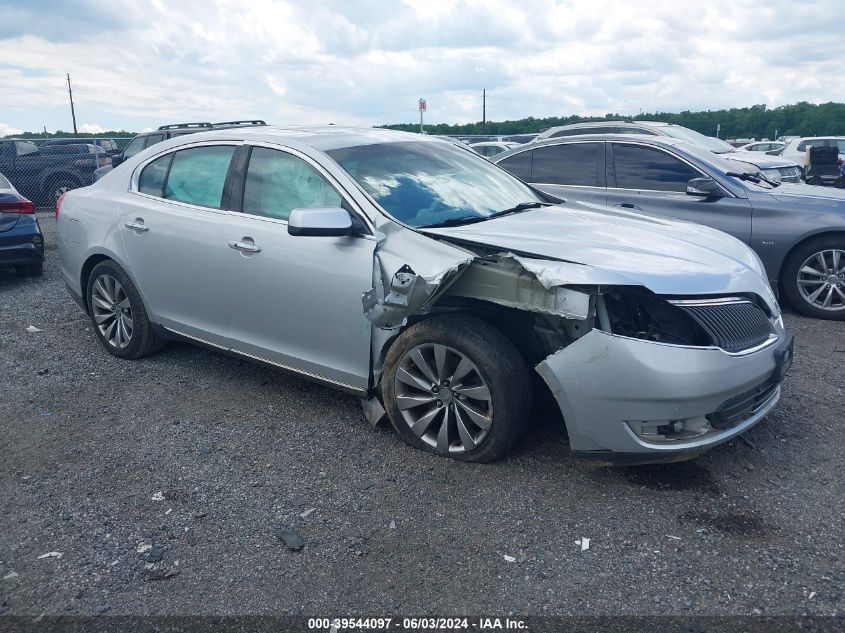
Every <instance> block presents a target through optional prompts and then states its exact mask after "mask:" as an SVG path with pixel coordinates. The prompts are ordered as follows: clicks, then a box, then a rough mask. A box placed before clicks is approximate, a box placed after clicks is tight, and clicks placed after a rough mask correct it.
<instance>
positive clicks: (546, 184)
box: [531, 182, 607, 190]
mask: <svg viewBox="0 0 845 633" xmlns="http://www.w3.org/2000/svg"><path fill="white" fill-rule="evenodd" d="M531 185H533V186H535V187H573V188H576V189H601V190H604V189H607V187H597V186H596V185H560V184H558V183H556V182H532V183H531Z"/></svg>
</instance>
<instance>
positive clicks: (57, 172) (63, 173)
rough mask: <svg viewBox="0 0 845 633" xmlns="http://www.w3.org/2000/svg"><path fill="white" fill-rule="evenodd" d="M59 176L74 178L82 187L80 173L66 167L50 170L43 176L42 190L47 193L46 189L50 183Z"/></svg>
mask: <svg viewBox="0 0 845 633" xmlns="http://www.w3.org/2000/svg"><path fill="white" fill-rule="evenodd" d="M59 178H67V179H69V180H73V181H74V182H76V183H78V184H79V186H80V187H81V186H82V178H80V177H79V175H78V174H74V173H73V172H72V171H68V170H65V169H57V170H55V171H51V172H48V173H46V174H44V175H43V176H42V177H41V191H42V192H43V193H47V191H46V189H47V187H48V186H49V183H51V182H53V181H55V180H57V179H59Z"/></svg>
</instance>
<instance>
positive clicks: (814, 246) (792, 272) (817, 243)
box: [781, 235, 845, 321]
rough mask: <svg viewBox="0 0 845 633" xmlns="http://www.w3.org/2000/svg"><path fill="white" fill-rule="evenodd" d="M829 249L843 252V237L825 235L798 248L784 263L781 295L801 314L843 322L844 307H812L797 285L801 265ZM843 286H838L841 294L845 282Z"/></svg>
mask: <svg viewBox="0 0 845 633" xmlns="http://www.w3.org/2000/svg"><path fill="white" fill-rule="evenodd" d="M830 249H837V250H840V251H845V235H827V236H822V237H817V238H815V239H812V240H810V241H808V242H806V243H804V244H801V245H800V246H798V247H797V248H796V249H795V250H793V251H792V252H791V253H790V254H789V256H787V258H786V260H785V261H784V264H783V275H782V278H781V287H782V288H783V293H784V295H786V298H787V300H788V301H789V303H790V305H792V307H793V308H795V309H796V310H798V312H800V313H801V314H805V315H807V316H810V317H815V318H817V319H828V320H832V321H842V320H845V307H843V308H842V309H836V310H825V309H822V308H821V307H817V306H815V305H812V304H811V303H810V302H809V301H807V299H805V298H804V296H803V295H802V294H801V290H800V289H799V284H798V271H799V269H800V268H801V266H802V264H803V263H804V262H805V261H807V259H808V258H810V257H811V256H812V255H813V254H814V253H819V252H822V251H825V250H830ZM840 265H841V266H843V265H845V260H843V261H842V264H840ZM843 284H844V285H842V286H839V289H840V290H841V291H842V292H845V281H843Z"/></svg>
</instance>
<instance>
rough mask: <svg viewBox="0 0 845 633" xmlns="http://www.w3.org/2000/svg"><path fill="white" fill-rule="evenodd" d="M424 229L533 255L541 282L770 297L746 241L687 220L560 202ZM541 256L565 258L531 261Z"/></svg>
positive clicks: (678, 293)
mask: <svg viewBox="0 0 845 633" xmlns="http://www.w3.org/2000/svg"><path fill="white" fill-rule="evenodd" d="M423 232H425V233H428V234H430V235H438V236H443V237H446V238H454V239H458V240H464V241H467V242H472V243H476V244H483V245H487V246H493V247H495V248H500V249H502V252H515V253H516V254H518V255H519V256H520V259H521V260H523V259H525V258H528V259H529V260H530V261H532V263H533V265H532V272H534V273H535V274H536V275H537V276H538V277H540V274H538V271H539V272H542V271H545V272H546V273H547V274H546V275H545V280H543V279H541V280H543V281H544V283H546V284H549V283H551V282H552V281H554V283H555V285H566V284H570V285H573V284H601V285H611V284H613V285H641V286H645V287H646V288H649V289H650V290H652V291H653V292H655V293H658V294H667V295H670V294H672V295H701V294H723V293H731V292H754V293H757V294H759V295H761V296H763V297H765V298H767V299H768V300H769V301H771V302H772V303H774V295H773V294H772V292H771V289H770V287H769V284H768V281H767V280H766V278H765V273H764V271H763V268H762V265H761V264H760V261H759V258H758V257H757V255H756V254H755V253H754V252H753V251H752V250H751V249H750V248H748V246H746V245H745V244H743V243H742V242H740V241H739V240H737V239H735V238H733V237H731V236H730V235H727V234H725V233H722V232H721V231H716V230H714V229H711V228H708V227H705V226H701V225H698V224H692V223H689V222H678V221H674V220H667V219H663V218H653V217H647V216H642V215H637V214H634V213H628V212H625V211H620V210H618V209H612V208H609V207H604V206H599V205H590V204H585V203H577V204H570V203H567V204H566V205H557V206H553V207H544V208H540V209H533V210H531V211H526V212H523V213H518V214H514V215H508V216H503V217H501V218H495V219H493V220H487V221H485V222H479V223H476V224H469V225H466V226H457V227H445V228H437V229H423ZM534 258H536V260H535V259H534ZM543 258H553V259H556V260H564V261H563V262H547V264H546V265H545V266H540V267H538V266H537V264H539V263H540V262H539V261H537V260H543ZM573 263H574V264H576V265H573Z"/></svg>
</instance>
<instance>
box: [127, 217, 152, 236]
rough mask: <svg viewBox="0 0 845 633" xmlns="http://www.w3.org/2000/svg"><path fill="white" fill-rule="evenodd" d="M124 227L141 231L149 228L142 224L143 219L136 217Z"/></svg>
mask: <svg viewBox="0 0 845 633" xmlns="http://www.w3.org/2000/svg"><path fill="white" fill-rule="evenodd" d="M126 228H127V229H132V230H133V231H140V232H141V233H143V232H144V231H149V230H150V227H148V226H147V225H146V224H144V221H143V220H141V219H140V218H139V219H136V220H134V221H132V222H127V223H126Z"/></svg>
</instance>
